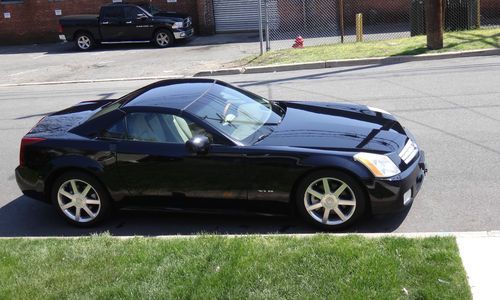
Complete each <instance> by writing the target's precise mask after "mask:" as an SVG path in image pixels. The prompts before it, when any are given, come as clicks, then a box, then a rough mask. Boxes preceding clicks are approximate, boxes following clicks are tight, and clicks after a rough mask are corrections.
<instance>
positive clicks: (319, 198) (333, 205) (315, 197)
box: [295, 170, 366, 231]
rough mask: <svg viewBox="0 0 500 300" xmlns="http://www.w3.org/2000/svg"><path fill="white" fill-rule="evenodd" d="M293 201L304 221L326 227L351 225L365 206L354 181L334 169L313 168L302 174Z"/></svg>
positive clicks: (358, 186)
mask: <svg viewBox="0 0 500 300" xmlns="http://www.w3.org/2000/svg"><path fill="white" fill-rule="evenodd" d="M325 181H326V183H327V188H326V189H325ZM295 202H296V205H297V211H298V213H299V214H300V216H301V217H302V218H303V219H304V220H305V221H306V222H308V223H309V224H311V225H313V226H315V227H317V228H319V229H322V230H327V231H334V230H339V229H344V228H347V227H349V226H351V225H352V224H354V223H355V222H356V221H357V220H358V219H359V218H360V217H361V216H362V215H363V214H364V212H365V210H366V196H365V193H364V190H363V188H362V187H361V185H360V184H359V183H358V181H357V180H355V179H354V178H352V177H351V176H349V175H347V174H345V173H343V172H339V171H334V170H324V171H318V172H314V173H311V174H309V175H307V176H306V177H305V178H303V179H302V181H301V182H300V183H299V185H298V187H297V191H296V195H295ZM327 210H328V211H327Z"/></svg>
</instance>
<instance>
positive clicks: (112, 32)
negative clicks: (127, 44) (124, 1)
mask: <svg viewBox="0 0 500 300" xmlns="http://www.w3.org/2000/svg"><path fill="white" fill-rule="evenodd" d="M123 23H124V14H123V8H122V7H121V6H103V7H102V8H101V15H100V19H99V25H100V29H101V36H102V40H103V41H104V42H118V41H123V40H124V39H125V30H124V29H125V27H124V24H123Z"/></svg>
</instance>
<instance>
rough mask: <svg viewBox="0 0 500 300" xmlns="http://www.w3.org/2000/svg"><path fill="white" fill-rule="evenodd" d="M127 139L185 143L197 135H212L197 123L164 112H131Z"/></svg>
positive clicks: (127, 126) (128, 120)
mask: <svg viewBox="0 0 500 300" xmlns="http://www.w3.org/2000/svg"><path fill="white" fill-rule="evenodd" d="M126 128H127V139H128V140H132V141H142V142H154V143H174V144H184V143H185V142H187V141H188V140H189V139H190V138H192V137H193V136H195V135H198V134H203V135H206V136H208V137H209V138H210V139H212V136H211V135H210V134H209V133H208V132H206V131H205V130H204V129H203V128H201V127H199V126H198V125H196V124H195V123H193V122H191V121H189V120H186V119H184V118H181V117H179V116H176V115H171V114H163V113H142V112H141V113H130V114H128V115H127V116H126Z"/></svg>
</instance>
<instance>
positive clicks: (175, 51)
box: [0, 33, 259, 85]
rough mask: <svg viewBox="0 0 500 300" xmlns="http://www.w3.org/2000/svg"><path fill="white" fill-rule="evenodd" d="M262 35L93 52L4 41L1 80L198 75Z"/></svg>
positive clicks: (253, 48) (245, 51) (251, 50)
mask: <svg viewBox="0 0 500 300" xmlns="http://www.w3.org/2000/svg"><path fill="white" fill-rule="evenodd" d="M257 41H258V35H257V34H255V33H249V34H238V35H234V34H220V35H215V36H208V37H196V36H195V37H193V38H191V39H190V40H188V41H179V42H177V43H176V45H175V46H173V47H170V48H166V49H159V48H156V47H154V46H153V45H151V44H117V45H102V46H100V47H97V48H96V49H94V50H92V51H89V52H80V51H78V50H76V48H75V46H74V45H73V43H53V44H40V45H21V46H1V47H0V70H2V75H3V76H2V77H1V78H0V85H2V84H3V85H5V84H15V83H32V82H54V81H75V80H96V79H97V80H100V79H117V78H137V77H169V76H172V75H187V76H190V75H193V74H195V73H197V72H199V71H202V70H211V69H216V68H220V67H222V66H224V65H226V64H228V63H230V62H232V61H235V60H238V59H241V58H243V57H246V56H248V55H253V54H256V53H258V52H259V44H258V42H257Z"/></svg>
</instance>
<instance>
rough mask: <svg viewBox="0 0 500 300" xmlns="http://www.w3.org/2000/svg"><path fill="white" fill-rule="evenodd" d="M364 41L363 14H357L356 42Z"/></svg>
mask: <svg viewBox="0 0 500 300" xmlns="http://www.w3.org/2000/svg"><path fill="white" fill-rule="evenodd" d="M362 41H363V14H356V42H362Z"/></svg>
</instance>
